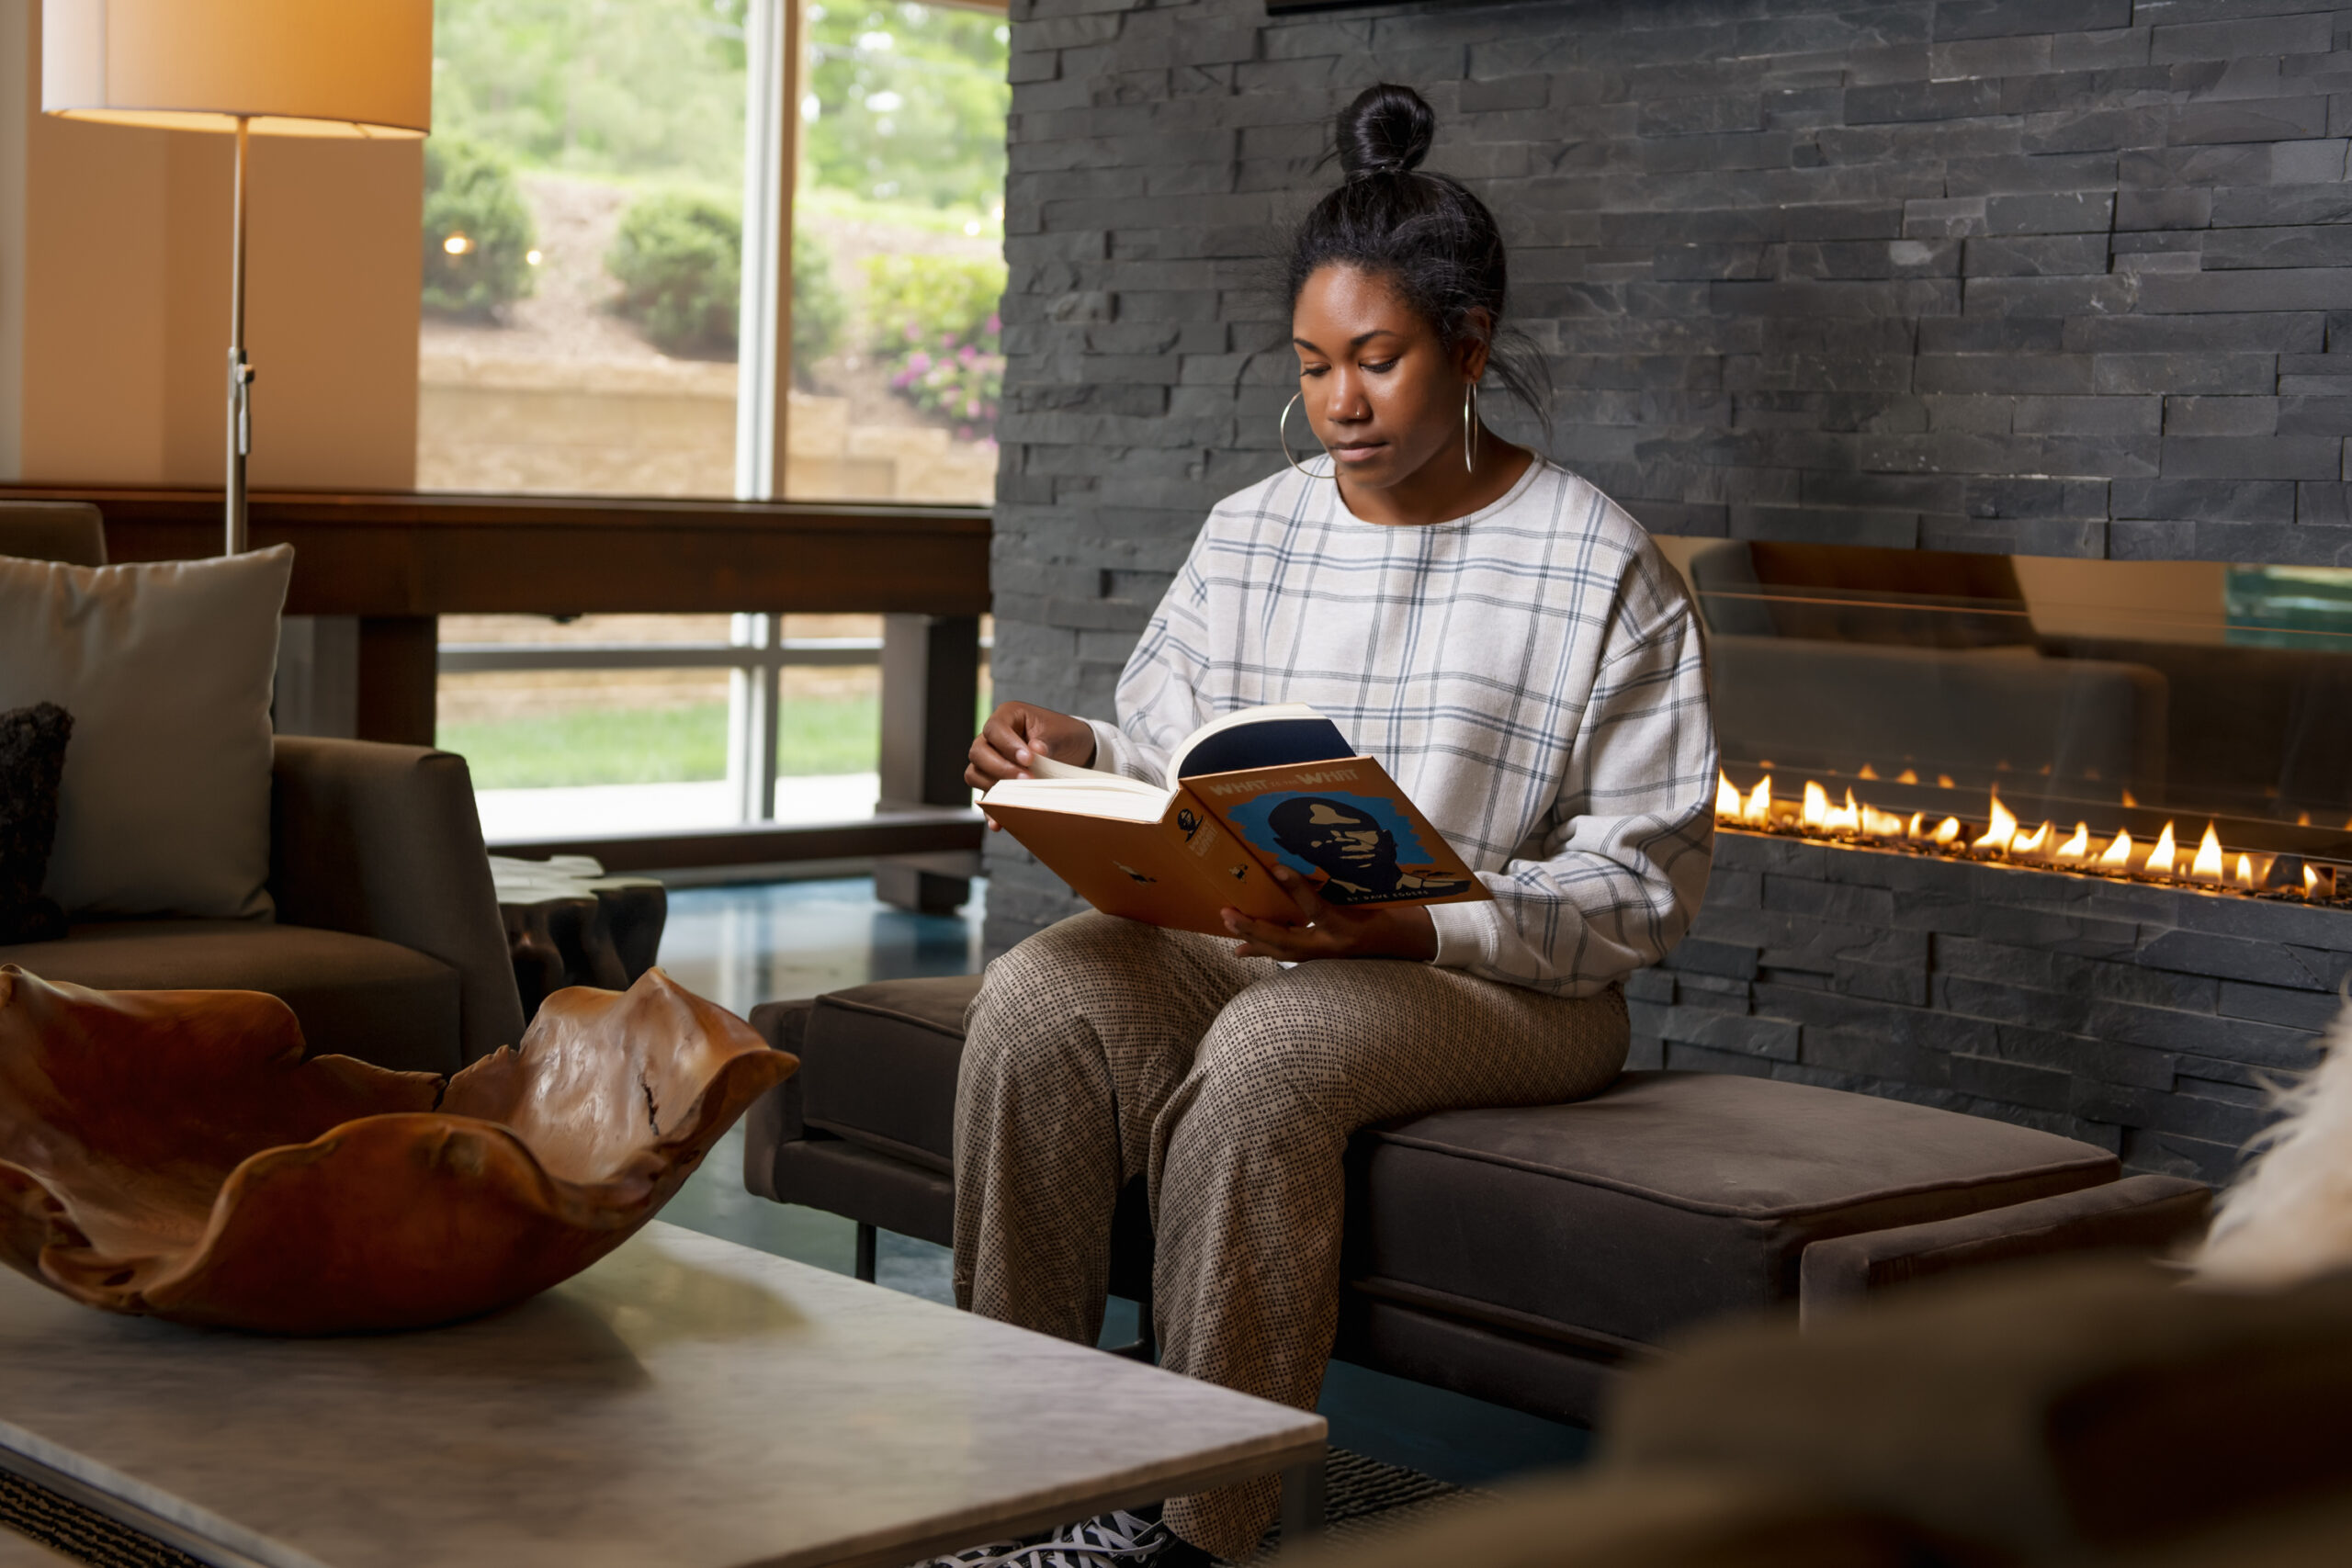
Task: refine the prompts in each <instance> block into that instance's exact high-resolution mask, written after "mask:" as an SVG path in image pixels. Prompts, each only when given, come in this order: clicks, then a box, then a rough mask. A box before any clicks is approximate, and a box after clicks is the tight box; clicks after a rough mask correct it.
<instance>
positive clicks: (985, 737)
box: [964, 703, 1094, 790]
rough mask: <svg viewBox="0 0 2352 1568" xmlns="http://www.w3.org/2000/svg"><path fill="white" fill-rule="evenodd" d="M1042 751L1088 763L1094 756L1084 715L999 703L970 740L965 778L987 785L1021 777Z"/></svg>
mask: <svg viewBox="0 0 2352 1568" xmlns="http://www.w3.org/2000/svg"><path fill="white" fill-rule="evenodd" d="M1040 756H1045V757H1051V758H1052V759H1053V760H1054V761H1057V762H1068V763H1069V765H1070V766H1071V767H1073V768H1083V767H1088V766H1090V765H1091V764H1092V762H1093V761H1094V731H1093V729H1092V728H1091V727H1090V726H1089V725H1088V724H1087V722H1086V721H1085V720H1084V719H1082V718H1072V717H1071V716H1069V714H1066V713H1056V712H1055V711H1054V710H1053V709H1051V708H1041V707H1039V706H1038V705H1036V704H1035V703H999V704H998V705H997V709H996V712H994V713H992V714H990V715H989V721H988V722H987V723H986V724H984V725H982V726H980V733H979V736H978V739H975V740H974V741H973V742H972V750H971V752H970V758H971V761H970V765H969V766H967V768H965V770H964V782H965V783H966V784H970V785H971V786H972V787H973V788H974V789H977V790H986V789H987V788H988V787H989V785H990V784H994V783H996V782H997V781H998V780H999V779H1025V778H1027V777H1028V776H1029V765H1030V763H1031V762H1033V761H1035V760H1036V758H1038V757H1040Z"/></svg>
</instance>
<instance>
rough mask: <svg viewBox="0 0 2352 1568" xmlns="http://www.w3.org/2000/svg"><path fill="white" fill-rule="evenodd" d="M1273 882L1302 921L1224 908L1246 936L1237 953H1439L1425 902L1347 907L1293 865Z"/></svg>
mask: <svg viewBox="0 0 2352 1568" xmlns="http://www.w3.org/2000/svg"><path fill="white" fill-rule="evenodd" d="M1274 881H1275V882H1276V883H1277V884H1278V885H1279V886H1281V887H1282V890H1283V892H1285V893H1287V894H1289V895H1290V897H1291V902H1293V903H1294V904H1296V905H1297V906H1298V922H1297V923H1296V924H1295V925H1291V924H1285V923H1283V922H1281V921H1278V920H1259V919H1251V918H1250V917H1249V916H1248V915H1245V914H1243V913H1242V912H1241V911H1240V910H1238V909H1234V908H1227V909H1226V910H1225V911H1224V915H1225V929H1226V930H1227V931H1231V932H1232V933H1233V934H1234V935H1235V936H1238V937H1239V938H1240V939H1241V945H1240V946H1239V947H1237V948H1235V949H1234V950H1233V952H1234V956H1235V957H1237V958H1279V959H1282V960H1283V961H1285V962H1287V963H1294V964H1304V963H1306V961H1307V960H1308V959H1310V958H1410V959H1414V960H1417V961H1419V962H1421V963H1427V962H1428V961H1429V960H1430V959H1432V958H1435V957H1436V956H1437V927H1436V926H1435V925H1434V924H1432V923H1431V922H1430V912H1429V910H1428V909H1426V908H1422V907H1421V906H1420V905H1418V904H1416V905H1412V906H1410V907H1408V908H1402V909H1398V908H1386V907H1384V906H1377V905H1376V906H1374V907H1373V908H1369V909H1349V908H1340V906H1338V905H1334V904H1327V903H1325V902H1324V901H1323V900H1322V899H1321V898H1319V897H1316V893H1315V889H1314V888H1313V887H1311V886H1308V885H1307V881H1306V878H1305V877H1303V876H1301V875H1299V874H1297V873H1296V872H1295V871H1293V870H1291V869H1290V868H1289V867H1288V866H1282V865H1278V866H1276V867H1274Z"/></svg>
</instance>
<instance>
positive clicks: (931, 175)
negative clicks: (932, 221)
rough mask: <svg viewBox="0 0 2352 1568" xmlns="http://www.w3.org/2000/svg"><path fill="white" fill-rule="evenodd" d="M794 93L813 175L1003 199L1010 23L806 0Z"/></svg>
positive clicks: (927, 200) (886, 195)
mask: <svg viewBox="0 0 2352 1568" xmlns="http://www.w3.org/2000/svg"><path fill="white" fill-rule="evenodd" d="M805 15H806V17H807V20H808V28H809V91H808V95H807V96H805V97H804V98H803V99H802V100H801V106H800V112H801V118H802V119H803V121H804V122H805V123H806V127H807V130H806V134H807V138H808V146H809V173H810V175H812V176H813V177H814V178H815V180H816V183H818V184H819V185H821V186H831V187H832V188H834V189H837V190H843V191H850V192H854V194H856V195H858V196H862V197H865V198H867V199H868V200H871V201H884V202H892V201H895V202H905V203H907V204H909V205H910V206H922V207H931V208H955V209H966V210H969V211H972V212H976V213H983V214H985V213H992V212H994V211H995V209H997V207H998V205H999V204H1000V203H1001V202H1002V201H1003V199H1004V122H1005V117H1006V116H1007V115H1008V114H1010V113H1011V112H1012V87H1011V85H1009V84H1008V82H1007V80H1006V70H1005V67H1006V62H1007V46H1008V40H1009V39H1010V38H1011V36H1012V35H1011V32H1010V30H1009V29H1008V28H1006V27H1005V24H1004V21H1003V19H1002V18H1001V17H992V16H989V15H988V14H986V13H985V12H979V11H967V10H960V9H956V8H954V7H951V6H919V5H913V4H909V3H906V0H899V3H898V4H887V5H877V4H861V3H857V0H828V3H823V4H819V3H815V0H812V3H811V4H810V5H809V8H808V10H807V12H806V13H805Z"/></svg>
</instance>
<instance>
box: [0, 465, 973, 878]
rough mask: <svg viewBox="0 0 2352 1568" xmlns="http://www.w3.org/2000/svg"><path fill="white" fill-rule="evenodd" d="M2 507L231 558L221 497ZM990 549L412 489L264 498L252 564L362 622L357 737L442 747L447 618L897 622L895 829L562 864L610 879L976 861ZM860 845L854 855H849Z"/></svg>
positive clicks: (757, 508)
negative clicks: (280, 551) (48, 508)
mask: <svg viewBox="0 0 2352 1568" xmlns="http://www.w3.org/2000/svg"><path fill="white" fill-rule="evenodd" d="M0 497H6V498H7V499H12V500H19V501H81V502H91V503H93V504H95V505H96V506H97V507H98V509H99V510H100V511H101V512H102V513H104V514H105V517H106V531H107V554H108V558H110V559H113V560H116V561H153V560H187V559H194V558H201V557H204V556H208V555H211V554H213V553H215V552H216V551H218V550H219V548H220V505H221V502H220V491H203V490H138V489H127V488H102V487H87V486H83V487H67V486H52V487H38V486H23V485H17V486H5V487H0ZM252 536H253V542H254V547H257V548H258V547H266V546H269V545H276V544H290V545H292V546H293V547H294V577H293V582H292V585H291V586H290V587H289V588H288V592H287V601H286V612H287V614H288V615H350V616H353V617H355V618H356V620H357V623H358V628H359V686H358V724H357V733H358V735H359V737H360V739H369V740H394V741H401V742H405V743H408V744H411V745H427V746H429V745H431V744H432V743H433V738H434V690H435V654H436V649H437V647H438V642H439V637H438V633H437V628H436V617H438V616H441V615H593V614H603V615H650V614H666V615H684V614H707V613H736V612H743V613H752V614H758V613H766V614H787V615H788V614H869V615H870V614H876V613H878V614H881V615H885V616H886V617H887V619H886V621H885V623H884V624H885V627H886V630H885V637H884V648H883V656H882V758H881V773H882V798H883V802H884V805H885V808H886V813H887V815H885V816H882V817H879V818H875V819H874V820H873V821H872V822H869V823H859V824H824V825H820V826H819V827H817V828H799V829H795V828H773V829H769V828H757V829H732V830H729V831H726V832H719V833H707V834H700V835H695V834H684V835H679V834H673V835H669V836H668V837H667V838H666V839H665V840H662V843H661V845H659V846H658V847H657V846H654V845H651V844H649V845H648V846H646V852H647V854H648V855H653V856H657V857H658V856H659V855H662V854H667V855H669V856H671V857H673V858H670V859H666V860H664V859H659V858H652V859H647V858H638V857H635V856H632V855H631V854H630V853H628V852H626V851H624V852H621V853H619V854H616V853H615V852H613V851H612V849H611V847H610V845H609V844H606V843H602V842H600V843H599V844H598V845H595V846H584V845H572V844H564V845H560V846H550V847H551V848H560V849H566V850H584V851H585V852H591V853H596V854H598V855H599V856H600V857H601V858H602V859H604V861H605V865H606V866H607V868H608V869H611V870H614V871H625V870H632V869H641V868H643V867H647V866H650V865H655V864H661V865H680V864H687V863H714V864H715V863H732V862H734V861H736V860H740V859H743V858H745V857H747V856H748V857H750V858H752V859H762V860H777V861H782V860H793V859H808V858H823V857H826V856H830V855H832V854H839V853H843V852H848V853H871V854H876V855H899V854H905V855H933V856H936V855H939V854H941V853H942V852H951V853H952V852H967V851H970V850H975V849H977V848H978V846H979V842H980V823H979V819H978V815H977V814H976V813H973V812H972V811H970V810H969V809H968V805H967V802H968V795H967V794H966V792H965V791H964V789H963V786H962V784H961V782H960V781H961V774H962V771H963V765H962V757H963V751H964V748H965V746H966V745H967V743H968V741H969V739H970V736H969V730H970V728H971V715H972V710H973V706H974V703H975V699H976V695H977V691H978V688H977V684H976V682H977V680H978V647H979V643H978V638H979V616H980V615H982V614H984V613H985V612H986V611H987V610H988V608H989V514H988V512H987V511H986V510H985V509H984V508H979V507H967V506H909V505H889V506H860V505H851V504H846V503H843V504H815V503H809V502H737V501H687V500H669V499H662V498H647V497H605V496H519V495H445V494H425V493H421V492H415V491H378V492H350V493H326V492H318V493H312V492H300V491H263V492H259V493H256V494H255V495H254V497H253V501H252ZM749 840H758V841H757V842H752V841H749ZM802 840H807V841H806V843H805V844H804V843H803V842H802ZM901 840H903V841H901ZM851 842H854V843H855V845H856V848H855V849H853V850H846V851H845V850H844V849H843V848H842V845H844V844H846V843H851ZM680 855H685V856H689V857H693V858H690V859H686V860H681V859H678V858H675V857H677V856H680ZM898 880H899V881H900V882H903V883H904V884H905V885H906V886H904V887H903V888H900V889H899V893H898V897H896V898H895V899H894V901H899V902H906V901H910V900H919V901H921V902H924V903H928V904H931V905H933V906H934V907H935V906H936V904H937V902H938V899H939V897H940V896H941V893H942V891H943V889H944V887H945V886H946V884H944V883H938V882H937V874H936V873H935V872H933V871H916V870H907V871H904V872H903V874H900V875H899V876H898ZM887 891H888V890H887V889H886V892H887Z"/></svg>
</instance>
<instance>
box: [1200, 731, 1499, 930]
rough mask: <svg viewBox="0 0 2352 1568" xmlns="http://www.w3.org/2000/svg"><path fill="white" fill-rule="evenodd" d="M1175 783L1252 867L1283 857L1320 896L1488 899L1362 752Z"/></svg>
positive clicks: (1356, 900)
mask: <svg viewBox="0 0 2352 1568" xmlns="http://www.w3.org/2000/svg"><path fill="white" fill-rule="evenodd" d="M1184 788H1185V791H1186V793H1187V794H1189V795H1191V796H1192V797H1193V799H1195V800H1197V801H1199V802H1200V803H1201V804H1202V805H1203V806H1204V807H1206V808H1207V810H1208V812H1209V813H1210V814H1211V815H1212V816H1214V817H1215V818H1217V819H1218V820H1219V821H1222V822H1223V823H1224V824H1225V825H1226V827H1227V829H1229V830H1230V831H1231V832H1232V834H1233V835H1234V837H1236V838H1237V839H1239V840H1241V841H1242V843H1243V844H1244V845H1245V846H1246V847H1247V848H1248V849H1249V851H1250V853H1251V854H1252V856H1253V857H1254V858H1255V859H1256V860H1257V861H1258V862H1259V863H1261V865H1264V866H1267V867H1269V868H1271V867H1272V866H1274V865H1278V864H1279V865H1287V866H1288V867H1290V869H1291V870H1293V871H1295V872H1296V873H1298V874H1300V875H1301V876H1304V877H1306V878H1307V879H1308V881H1309V882H1311V883H1312V884H1313V885H1314V887H1315V891H1316V894H1317V897H1321V898H1322V899H1323V900H1324V902H1326V903H1329V904H1339V905H1343V906H1347V907H1349V908H1363V907H1365V906H1368V905H1374V904H1461V903H1475V902H1477V901H1480V900H1490V899H1492V898H1493V897H1494V895H1493V894H1491V893H1489V892H1487V886H1486V884H1484V883H1482V882H1480V881H1479V880H1478V879H1477V877H1476V876H1474V875H1473V874H1471V871H1470V868H1469V867H1468V866H1467V865H1464V863H1463V862H1462V857H1461V856H1460V855H1458V854H1456V853H1454V852H1453V845H1451V844H1449V843H1447V842H1446V841H1445V835H1443V834H1442V833H1440V832H1439V831H1438V830H1437V829H1436V828H1435V827H1434V826H1432V825H1431V824H1430V819H1429V818H1426V817H1424V816H1422V815H1421V813H1420V810H1419V807H1416V806H1414V804H1413V803H1412V801H1411V800H1410V799H1409V798H1408V797H1407V795H1406V794H1405V792H1404V791H1403V790H1401V789H1399V788H1398V787H1397V782H1396V781H1395V780H1394V779H1392V778H1390V777H1389V776H1388V770H1387V769H1385V768H1384V767H1382V766H1381V765H1380V764H1379V763H1378V762H1376V761H1374V760H1373V759H1372V758H1370V757H1348V758H1343V759H1340V760H1337V761H1313V762H1285V763H1282V764H1280V765H1277V766H1274V767H1267V768H1245V769H1241V770H1239V771H1238V772H1234V773H1208V774H1203V775H1197V776H1195V777H1192V778H1188V779H1186V780H1185V781H1184Z"/></svg>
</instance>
